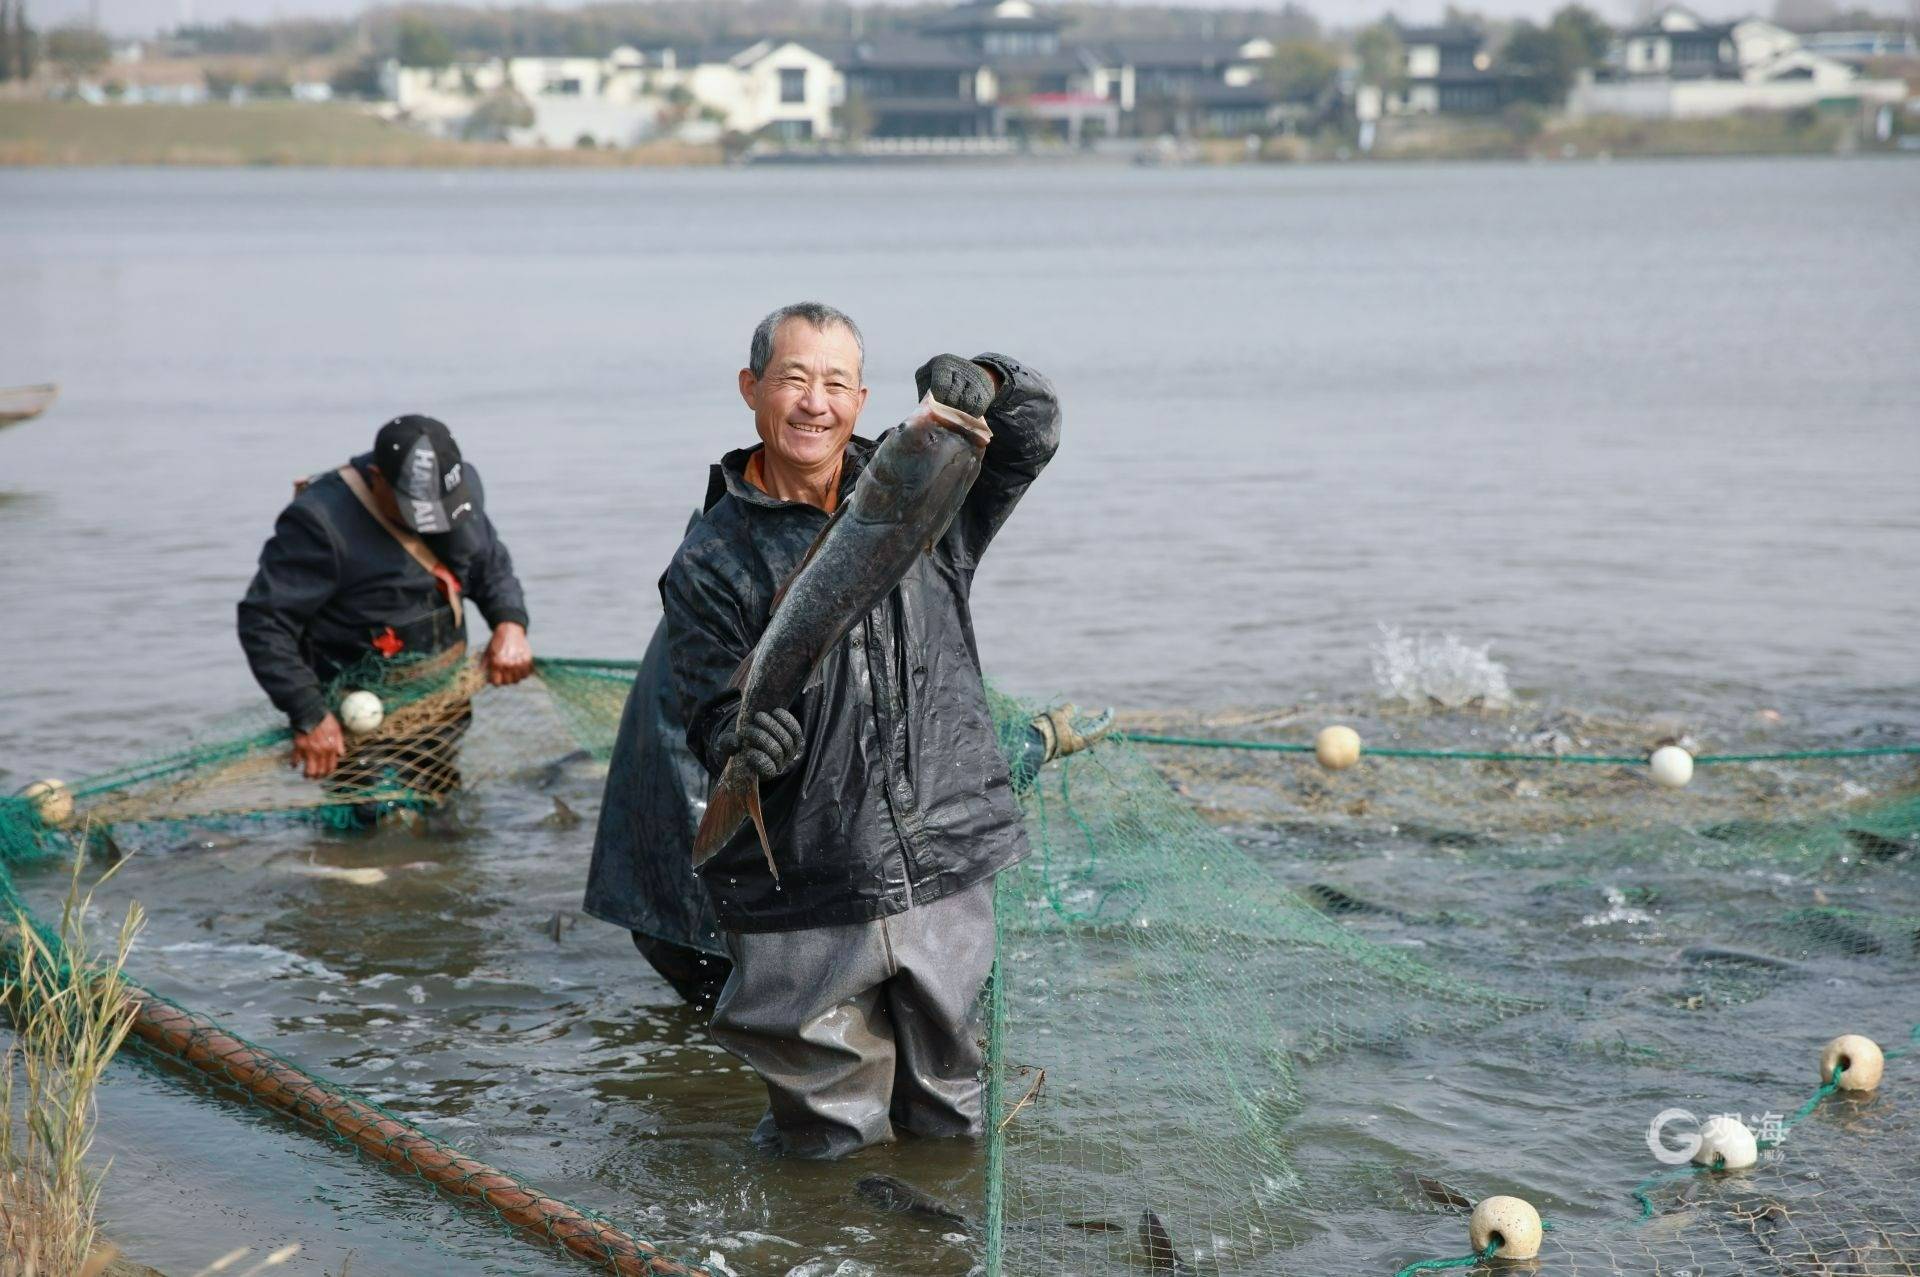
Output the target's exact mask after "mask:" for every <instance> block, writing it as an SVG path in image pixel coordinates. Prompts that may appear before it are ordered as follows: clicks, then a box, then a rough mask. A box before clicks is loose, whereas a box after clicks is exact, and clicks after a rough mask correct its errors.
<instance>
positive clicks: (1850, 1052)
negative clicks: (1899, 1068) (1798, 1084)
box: [1820, 1033, 1887, 1091]
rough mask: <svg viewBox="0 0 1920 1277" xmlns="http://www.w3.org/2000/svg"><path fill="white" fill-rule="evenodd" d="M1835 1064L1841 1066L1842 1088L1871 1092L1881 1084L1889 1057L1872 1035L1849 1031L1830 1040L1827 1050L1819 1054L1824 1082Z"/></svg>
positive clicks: (1831, 1075) (1829, 1076) (1831, 1073)
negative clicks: (1864, 1035) (1884, 1053)
mask: <svg viewBox="0 0 1920 1277" xmlns="http://www.w3.org/2000/svg"><path fill="white" fill-rule="evenodd" d="M1835 1065H1838V1066H1839V1067H1840V1089H1841V1090H1843V1091H1871V1090H1873V1089H1874V1088H1875V1087H1877V1086H1879V1085H1880V1074H1881V1073H1882V1072H1883V1071H1884V1070H1885V1069H1886V1067H1887V1057H1886V1056H1884V1055H1882V1054H1881V1053H1880V1044H1879V1043H1877V1042H1875V1041H1874V1040H1873V1039H1872V1038H1863V1037H1861V1036H1860V1035H1859V1034H1858V1033H1847V1034H1842V1035H1841V1036H1840V1037H1837V1038H1835V1039H1834V1040H1833V1041H1831V1042H1829V1043H1827V1049H1826V1050H1824V1051H1822V1052H1821V1053H1820V1080H1821V1081H1822V1082H1826V1081H1828V1080H1830V1079H1831V1078H1832V1077H1833V1070H1834V1066H1835Z"/></svg>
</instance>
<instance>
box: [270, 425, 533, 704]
mask: <svg viewBox="0 0 1920 1277" xmlns="http://www.w3.org/2000/svg"><path fill="white" fill-rule="evenodd" d="M352 464H353V465H354V466H355V467H357V468H358V469H359V470H360V472H361V473H362V474H367V475H370V474H372V473H373V454H372V453H371V452H368V453H362V454H361V455H360V456H357V457H355V458H354V459H353V463H352ZM466 475H467V483H468V485H469V486H470V488H471V489H472V492H473V504H474V511H473V513H472V514H471V515H469V516H468V517H467V518H465V519H462V520H461V521H460V523H459V525H458V526H457V527H456V528H455V529H454V530H453V531H452V532H447V533H442V534H440V535H437V536H425V537H422V538H420V539H421V540H422V541H424V542H426V544H427V547H428V548H429V549H431V550H432V551H433V552H434V554H435V556H436V557H438V558H439V560H440V562H441V563H442V564H443V565H445V567H446V568H447V570H448V571H450V572H452V573H453V575H454V578H455V579H456V580H458V581H459V582H460V589H461V592H462V593H463V594H465V595H466V598H467V601H468V602H470V603H472V604H473V605H474V606H476V607H478V608H479V609H480V613H481V615H483V616H485V617H486V618H487V623H488V624H489V625H499V624H501V623H503V622H507V621H517V622H518V623H520V624H521V625H525V624H526V623H527V605H526V599H525V597H524V596H523V595H522V593H521V590H520V581H519V579H518V578H517V577H515V576H514V574H513V558H512V556H511V555H509V554H508V553H507V547H506V545H505V544H504V543H503V542H502V541H501V540H500V537H499V535H498V534H497V533H495V531H494V528H493V523H492V521H491V520H489V519H488V518H487V513H486V505H485V502H486V496H485V493H484V492H483V490H482V489H481V486H480V474H479V471H477V470H475V469H474V467H473V466H472V465H471V464H468V465H467V467H466ZM239 620H240V646H241V648H242V649H244V650H245V652H246V654H247V664H248V665H250V666H252V667H253V677H254V678H255V679H256V680H257V681H258V682H259V684H260V686H261V687H262V688H263V689H264V690H265V691H266V693H267V696H268V697H269V698H270V699H271V700H272V701H273V703H274V706H275V707H276V708H278V709H279V710H280V712H281V713H283V714H285V715H286V716H287V721H288V722H289V723H290V724H291V725H292V727H293V730H294V731H296V732H305V731H311V730H313V728H315V727H317V726H319V725H320V722H321V720H323V719H324V718H326V716H327V712H328V709H327V700H326V690H325V689H326V685H327V683H328V682H330V681H331V680H332V679H333V678H334V676H335V675H337V674H339V673H340V672H341V671H342V670H345V669H349V668H351V667H353V666H355V665H358V664H360V663H361V662H362V661H365V660H366V659H367V658H369V657H372V656H375V655H388V656H395V655H397V656H401V657H405V656H427V655H432V654H433V653H435V652H442V651H445V650H446V649H447V648H450V647H452V646H453V645H455V644H456V643H460V642H462V641H464V640H465V639H466V627H465V625H464V624H461V625H456V624H455V623H454V618H453V608H452V607H451V606H450V605H449V604H448V602H447V600H446V597H445V596H444V595H442V594H441V593H440V584H439V582H438V581H436V580H434V577H433V574H432V573H431V572H429V571H427V570H426V569H425V568H423V567H421V566H420V564H418V563H417V562H415V561H414V558H413V556H412V555H410V554H408V553H407V551H406V549H405V547H403V546H402V545H401V544H400V543H399V542H398V541H396V540H394V539H393V536H392V534H390V533H389V532H388V531H387V530H386V529H385V528H383V527H381V526H380V522H379V520H377V519H375V518H374V517H373V515H372V514H370V513H369V512H368V511H367V508H366V507H365V506H363V505H361V504H360V500H359V498H358V497H356V496H354V495H353V491H352V489H350V488H348V487H347V484H346V480H344V479H342V478H341V477H340V476H339V475H338V474H336V473H334V472H333V471H328V472H327V473H326V474H323V475H321V476H319V477H318V478H316V479H314V480H313V481H312V482H311V483H309V484H308V485H307V486H306V488H305V489H304V490H303V491H301V492H300V493H299V494H298V495H296V496H295V497H294V499H293V502H292V504H290V505H288V506H287V508H286V509H285V510H283V511H281V512H280V519H279V521H278V522H277V523H275V524H274V528H273V536H272V537H271V538H269V539H268V541H267V543H266V545H265V546H263V547H261V550H260V570H259V571H258V572H256V573H254V577H253V583H252V584H251V585H249V586H248V587H247V595H246V597H245V598H243V599H241V600H240V616H239ZM389 627H391V629H392V631H393V638H394V639H395V640H398V642H399V643H400V644H401V646H400V647H399V648H398V649H396V650H395V651H392V652H382V650H381V648H379V647H376V646H374V640H376V639H383V640H384V638H385V635H386V634H387V631H388V629H389ZM386 646H388V647H391V646H392V641H391V640H388V641H386Z"/></svg>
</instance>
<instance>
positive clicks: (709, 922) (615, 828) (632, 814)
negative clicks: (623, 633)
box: [581, 620, 727, 957]
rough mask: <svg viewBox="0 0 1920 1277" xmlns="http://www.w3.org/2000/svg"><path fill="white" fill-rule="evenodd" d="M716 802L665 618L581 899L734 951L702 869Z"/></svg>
mask: <svg viewBox="0 0 1920 1277" xmlns="http://www.w3.org/2000/svg"><path fill="white" fill-rule="evenodd" d="M706 809H707V769H706V767H705V766H704V765H702V764H701V762H700V761H699V760H698V759H696V758H695V757H694V756H693V755H692V754H690V753H688V752H687V723H686V720H685V719H684V718H682V717H681V716H680V697H679V694H678V692H677V690H676V688H675V686H674V681H673V670H672V667H671V666H670V665H669V664H668V663H667V625H666V622H665V621H664V620H663V621H661V623H660V624H659V625H658V626H656V627H655V628H654V631H653V641H652V642H650V643H648V644H647V654H646V655H645V656H643V657H641V658H640V668H639V670H638V671H637V672H635V674H634V676H633V688H632V690H630V691H629V692H628V693H627V707H626V709H625V710H624V711H623V712H622V713H621V715H620V733H619V735H618V736H617V737H616V738H615V739H614V742H613V756H612V758H611V760H610V761H609V765H608V767H607V787H606V791H605V793H604V795H603V796H602V798H601V799H600V823H599V825H598V826H597V827H596V828H595V830H594V835H593V861H592V863H591V864H589V865H588V866H587V894H586V899H585V901H584V902H583V903H582V906H581V907H582V908H583V909H585V910H586V912H587V913H588V914H589V915H591V916H592V917H595V918H598V919H600V920H601V921H602V922H611V923H613V924H614V925H615V926H619V927H625V928H626V929H627V930H628V931H636V932H639V933H640V934H642V935H646V936H651V937H653V938H654V939H655V940H663V941H666V942H668V943H670V944H677V945H683V946H685V947H686V948H689V949H698V950H700V951H701V952H702V953H710V954H715V955H717V956H719V957H726V955H727V947H726V945H725V943H724V942H723V941H722V940H721V939H720V933H719V930H718V929H717V924H716V923H715V921H714V917H713V905H712V904H711V903H709V902H708V900H707V889H706V888H705V887H703V886H701V885H700V880H699V879H698V878H697V877H695V876H694V872H693V834H694V831H695V830H696V829H698V828H699V827H700V817H701V815H702V813H704V812H705V811H706Z"/></svg>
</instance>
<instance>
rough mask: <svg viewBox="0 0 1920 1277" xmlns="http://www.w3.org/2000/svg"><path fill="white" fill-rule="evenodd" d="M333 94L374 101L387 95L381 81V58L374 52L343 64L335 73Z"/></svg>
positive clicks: (339, 96)
mask: <svg viewBox="0 0 1920 1277" xmlns="http://www.w3.org/2000/svg"><path fill="white" fill-rule="evenodd" d="M331 83H332V86H333V96H335V97H337V98H359V99H361V100H363V101H369V102H370V101H373V100H375V99H377V98H380V97H382V96H384V95H385V93H386V87H385V86H384V85H382V84H381V83H380V59H379V58H378V57H376V56H374V55H372V54H369V55H367V56H366V57H364V58H359V59H357V60H355V61H353V62H349V63H347V64H345V65H344V66H342V67H341V68H340V69H339V70H338V71H335V72H334V73H333V80H332V82H331Z"/></svg>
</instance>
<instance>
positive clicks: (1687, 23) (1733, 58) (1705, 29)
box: [1617, 4, 1740, 80]
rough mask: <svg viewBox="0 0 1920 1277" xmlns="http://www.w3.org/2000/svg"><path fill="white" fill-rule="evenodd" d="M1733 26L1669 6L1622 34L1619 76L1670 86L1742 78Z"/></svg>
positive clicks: (1682, 8)
mask: <svg viewBox="0 0 1920 1277" xmlns="http://www.w3.org/2000/svg"><path fill="white" fill-rule="evenodd" d="M1736 25H1738V24H1737V23H1731V22H1706V21H1703V20H1702V19H1701V18H1700V16H1699V15H1698V14H1696V13H1694V12H1693V11H1692V10H1691V9H1687V8H1684V7H1683V6H1681V5H1677V4H1676V5H1668V6H1667V7H1666V8H1664V9H1662V10H1661V11H1660V12H1659V13H1656V14H1655V15H1654V16H1653V18H1652V19H1651V20H1649V21H1648V22H1647V23H1646V24H1645V25H1643V26H1639V27H1635V28H1633V29H1632V30H1630V31H1626V32H1624V33H1622V34H1621V36H1620V40H1619V46H1618V52H1619V58H1620V61H1619V65H1618V67H1617V70H1619V71H1621V72H1624V73H1625V74H1626V75H1628V76H1630V77H1631V76H1660V77H1663V78H1667V79H1674V80H1689V79H1691V80H1715V79H1736V80H1737V79H1739V78H1740V54H1739V51H1738V49H1737V48H1736V47H1735V43H1734V38H1733V29H1734V27H1735V26H1736Z"/></svg>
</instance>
